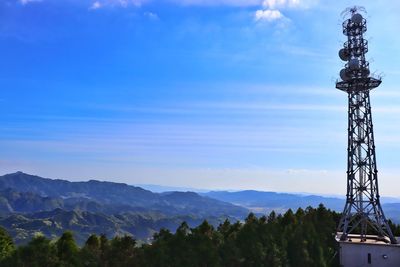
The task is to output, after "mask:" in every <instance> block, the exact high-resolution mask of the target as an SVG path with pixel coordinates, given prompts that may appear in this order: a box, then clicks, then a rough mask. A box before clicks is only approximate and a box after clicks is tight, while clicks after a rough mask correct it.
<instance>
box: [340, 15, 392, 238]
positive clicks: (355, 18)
mask: <svg viewBox="0 0 400 267" xmlns="http://www.w3.org/2000/svg"><path fill="white" fill-rule="evenodd" d="M360 11H363V9H362V8H357V7H355V8H351V9H348V10H347V12H346V14H347V16H348V17H349V18H348V19H346V20H345V21H344V22H343V34H344V35H346V36H347V41H346V42H345V43H344V46H343V48H342V49H341V50H340V51H339V56H340V58H341V59H342V60H343V61H346V64H345V67H344V69H342V70H341V71H340V78H341V81H338V82H337V83H336V88H337V89H340V90H342V91H344V92H346V93H348V101H349V106H348V149H347V152H348V154H347V195H346V204H345V207H344V210H343V215H342V218H341V220H340V223H339V226H338V230H337V231H338V238H340V240H341V241H345V240H348V238H349V234H357V235H358V234H359V235H360V237H361V241H366V238H367V233H373V234H376V235H378V236H379V237H380V238H382V240H383V241H386V242H388V243H393V244H394V243H397V242H396V239H395V238H394V236H393V233H392V231H391V229H390V227H389V225H388V222H387V220H386V218H385V215H384V213H383V210H382V207H381V204H380V200H379V190H378V170H377V166H376V156H375V144H374V131H373V125H372V114H371V103H370V91H371V90H372V89H374V88H376V87H378V86H379V85H380V84H381V79H380V77H372V76H371V75H370V71H369V62H368V61H366V60H365V54H366V53H367V52H368V41H367V40H365V39H364V37H363V35H364V33H365V32H366V30H367V25H366V20H365V19H364V18H363V17H362V15H361V14H360Z"/></svg>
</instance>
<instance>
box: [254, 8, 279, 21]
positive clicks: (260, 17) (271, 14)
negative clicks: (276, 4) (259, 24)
mask: <svg viewBox="0 0 400 267" xmlns="http://www.w3.org/2000/svg"><path fill="white" fill-rule="evenodd" d="M282 18H284V16H283V15H282V13H281V12H280V11H279V10H270V9H267V10H257V11H256V13H255V15H254V19H255V20H256V21H274V20H279V19H282Z"/></svg>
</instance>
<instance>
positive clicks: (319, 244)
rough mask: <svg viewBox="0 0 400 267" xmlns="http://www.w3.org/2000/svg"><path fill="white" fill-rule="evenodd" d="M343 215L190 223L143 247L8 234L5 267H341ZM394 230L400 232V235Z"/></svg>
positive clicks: (303, 213)
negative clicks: (18, 238)
mask: <svg viewBox="0 0 400 267" xmlns="http://www.w3.org/2000/svg"><path fill="white" fill-rule="evenodd" d="M339 217H340V215H339V214H338V213H336V212H333V211H330V210H327V209H326V208H325V207H324V206H322V205H320V206H319V207H318V208H316V209H314V208H307V209H305V210H303V209H298V210H297V211H296V212H293V211H292V210H289V211H287V212H286V213H285V214H284V215H276V214H275V213H274V212H272V213H271V214H269V216H264V217H260V218H257V217H256V216H255V215H253V214H250V215H248V217H247V218H246V220H245V221H244V222H243V223H241V222H229V221H225V222H224V223H222V224H220V225H219V226H218V227H217V228H214V227H212V226H211V225H210V224H209V223H208V222H206V221H204V222H203V223H202V224H200V225H199V226H198V227H195V228H190V227H189V226H188V225H187V224H186V223H182V224H181V226H180V227H179V228H178V229H177V230H176V232H175V233H172V232H170V231H168V230H161V231H160V232H158V233H156V234H155V235H154V239H153V241H152V243H151V244H142V245H139V244H138V243H137V242H136V241H135V239H134V238H132V237H130V236H119V237H115V238H113V239H107V238H106V236H104V235H101V236H97V235H92V236H90V237H89V238H88V239H87V241H86V243H85V244H84V245H83V246H82V247H78V246H77V245H76V243H75V240H74V237H73V233H71V232H66V233H64V234H63V235H62V236H61V237H59V238H58V239H54V240H49V239H47V238H45V237H43V236H37V237H35V238H33V239H32V240H31V241H30V242H29V243H28V244H27V245H24V246H18V247H16V246H14V245H13V244H12V241H11V238H10V237H8V235H7V234H6V233H5V232H4V230H3V232H2V233H1V237H0V239H1V240H0V258H1V264H0V265H1V266H115V267H116V266H154V267H163V266H165V267H176V266H185V267H190V266H193V267H203V266H221V267H222V266H226V267H235V266H238V267H239V266H249V267H250V266H251V267H254V266H260V267H262V266H273V267H276V266H288V267H289V266H293V267H313V266H315V267H323V266H338V258H337V254H336V251H337V244H336V241H335V239H334V235H333V233H334V232H335V227H336V225H337V223H338V220H339ZM394 230H395V231H396V232H398V229H395V228H394Z"/></svg>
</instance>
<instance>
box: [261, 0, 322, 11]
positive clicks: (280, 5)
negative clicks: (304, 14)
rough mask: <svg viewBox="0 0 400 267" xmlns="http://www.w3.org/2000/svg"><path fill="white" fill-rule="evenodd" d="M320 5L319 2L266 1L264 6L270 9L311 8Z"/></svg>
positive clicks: (301, 0)
mask: <svg viewBox="0 0 400 267" xmlns="http://www.w3.org/2000/svg"><path fill="white" fill-rule="evenodd" d="M317 3H318V0H264V1H263V3H262V5H263V7H264V8H268V9H285V8H310V7H312V6H314V5H316V4H317Z"/></svg>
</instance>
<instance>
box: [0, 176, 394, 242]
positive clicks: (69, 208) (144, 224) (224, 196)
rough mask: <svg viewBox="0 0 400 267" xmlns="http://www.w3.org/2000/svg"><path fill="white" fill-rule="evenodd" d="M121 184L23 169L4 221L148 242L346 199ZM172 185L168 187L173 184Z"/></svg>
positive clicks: (51, 231) (21, 228)
mask: <svg viewBox="0 0 400 267" xmlns="http://www.w3.org/2000/svg"><path fill="white" fill-rule="evenodd" d="M158 189H159V193H155V192H152V191H150V190H146V189H143V188H141V187H138V186H131V185H127V184H123V183H114V182H101V181H96V180H90V181H87V182H70V181H66V180H59V179H48V178H42V177H39V176H34V175H29V174H26V173H23V172H17V173H12V174H6V175H3V176H0V226H2V227H4V228H6V230H7V231H8V232H9V233H10V234H11V235H12V236H13V238H14V240H15V242H16V243H17V244H22V243H26V242H27V241H29V240H30V239H31V238H32V237H33V236H35V235H37V234H39V233H41V234H44V235H45V236H47V237H49V238H55V237H57V236H60V234H61V233H62V232H64V231H66V230H72V231H73V232H74V234H75V238H76V239H77V241H78V243H79V244H83V243H84V241H85V240H86V239H87V237H88V236H89V235H90V234H93V233H95V234H106V235H107V236H108V237H113V236H115V235H124V234H129V235H133V236H134V237H135V238H136V239H138V240H140V241H141V242H149V241H150V240H151V238H152V236H153V234H154V233H155V232H157V231H159V230H160V229H161V228H166V229H169V230H170V231H175V230H176V228H177V227H178V226H179V225H180V224H181V223H182V222H183V221H186V222H187V223H188V224H189V225H190V226H196V225H198V224H200V223H201V222H202V221H203V220H208V221H209V222H210V223H211V224H213V225H214V226H217V225H218V224H219V223H221V222H222V221H224V220H225V219H229V220H231V221H236V220H243V219H244V218H245V217H246V216H247V215H248V213H249V212H253V213H256V214H258V215H263V214H268V213H269V212H271V211H272V210H274V211H276V212H278V213H282V212H285V211H286V210H288V209H293V210H296V209H297V208H299V207H301V208H306V207H308V206H313V207H316V206H318V205H319V204H320V203H322V204H324V205H325V206H326V207H328V208H330V209H332V210H335V211H338V212H340V211H341V210H342V208H343V206H344V199H342V198H335V197H324V196H317V195H302V194H288V193H276V192H262V191H254V190H245V191H237V192H228V191H210V192H204V191H201V192H198V193H196V192H178V191H167V192H162V191H163V190H162V187H161V186H159V187H158ZM169 189H170V188H169ZM396 201H397V199H389V198H388V199H387V201H386V203H385V204H384V205H383V208H384V210H385V211H386V215H387V217H389V218H391V219H392V220H394V221H395V222H400V201H398V202H396Z"/></svg>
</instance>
